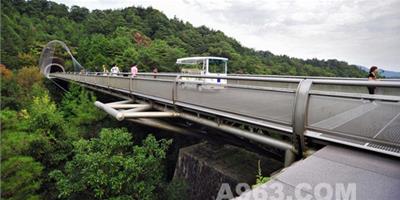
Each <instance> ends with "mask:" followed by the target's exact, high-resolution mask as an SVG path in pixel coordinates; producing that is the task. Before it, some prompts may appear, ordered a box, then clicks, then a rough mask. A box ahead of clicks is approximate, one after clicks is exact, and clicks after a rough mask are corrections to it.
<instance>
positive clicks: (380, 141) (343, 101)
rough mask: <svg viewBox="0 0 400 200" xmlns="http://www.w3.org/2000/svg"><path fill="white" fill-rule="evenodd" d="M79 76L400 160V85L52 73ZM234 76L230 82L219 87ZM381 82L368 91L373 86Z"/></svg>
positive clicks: (303, 139) (296, 138) (301, 142)
mask: <svg viewBox="0 0 400 200" xmlns="http://www.w3.org/2000/svg"><path fill="white" fill-rule="evenodd" d="M49 76H50V77H52V78H58V79H63V80H67V81H76V82H78V83H80V84H83V85H87V86H91V87H96V88H99V89H102V90H103V91H108V92H117V93H123V94H128V95H131V96H136V97H140V98H143V99H148V100H151V101H154V102H156V103H159V104H163V105H168V106H172V108H173V109H175V110H176V111H177V112H180V111H182V110H194V111H198V112H201V113H205V114H210V115H216V116H219V117H221V118H226V119H232V120H235V121H238V122H244V123H246V124H250V126H255V127H266V128H269V129H274V130H278V131H280V132H282V133H284V134H287V135H289V136H290V137H292V139H293V145H294V146H295V147H296V148H298V149H305V147H306V145H307V141H308V140H312V139H316V140H322V141H327V142H334V143H340V144H345V145H349V146H353V147H357V148H362V149H367V150H371V151H375V152H380V153H384V154H389V155H392V156H397V157H400V82H399V81H398V80H397V81H375V82H368V81H364V80H357V79H340V80H339V79H306V78H293V77H292V78H280V77H251V76H228V77H223V78H221V77H215V76H214V77H213V76H195V75H184V74H157V75H155V74H151V73H141V74H138V76H136V77H134V78H132V77H130V76H129V75H128V74H121V75H119V76H109V75H103V74H101V73H86V74H78V73H52V74H50V75H49ZM210 79H226V80H227V84H224V85H221V84H211V83H209V82H210V81H207V80H210ZM372 86H373V87H376V94H375V95H370V94H368V89H367V87H372Z"/></svg>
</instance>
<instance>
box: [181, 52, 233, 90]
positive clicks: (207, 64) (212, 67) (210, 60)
mask: <svg viewBox="0 0 400 200" xmlns="http://www.w3.org/2000/svg"><path fill="white" fill-rule="evenodd" d="M176 64H178V65H182V67H181V73H183V74H190V75H205V76H216V77H217V78H200V77H198V78H197V77H182V80H187V81H193V82H201V83H213V84H218V85H224V84H226V83H227V80H226V79H224V78H219V77H226V76H227V71H228V58H222V57H212V56H205V57H187V58H179V59H177V60H176Z"/></svg>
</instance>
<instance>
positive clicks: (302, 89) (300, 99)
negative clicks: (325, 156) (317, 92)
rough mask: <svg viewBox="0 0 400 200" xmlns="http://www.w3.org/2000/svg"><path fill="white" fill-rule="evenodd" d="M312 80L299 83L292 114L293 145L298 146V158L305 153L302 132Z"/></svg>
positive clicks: (303, 130)
mask: <svg viewBox="0 0 400 200" xmlns="http://www.w3.org/2000/svg"><path fill="white" fill-rule="evenodd" d="M312 82H313V81H312V80H310V79H304V80H302V81H300V83H299V86H298V88H297V91H296V98H295V105H294V112H293V143H294V144H296V143H297V144H298V145H297V150H298V154H299V155H300V156H303V151H305V148H306V146H305V141H304V132H305V126H306V120H307V110H308V97H309V92H310V89H311V85H312Z"/></svg>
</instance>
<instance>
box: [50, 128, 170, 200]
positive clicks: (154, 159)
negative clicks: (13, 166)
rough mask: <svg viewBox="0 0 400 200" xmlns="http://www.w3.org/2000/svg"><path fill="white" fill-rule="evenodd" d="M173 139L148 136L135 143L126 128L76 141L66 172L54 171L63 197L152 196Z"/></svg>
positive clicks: (117, 197) (110, 197)
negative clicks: (139, 142) (140, 142)
mask: <svg viewBox="0 0 400 200" xmlns="http://www.w3.org/2000/svg"><path fill="white" fill-rule="evenodd" d="M170 143H171V142H170V141H167V140H160V141H157V140H156V139H155V138H154V137H153V136H151V135H149V136H148V137H147V138H146V139H145V140H144V141H143V144H142V146H134V145H133V141H132V136H131V135H130V134H129V133H128V132H126V131H125V130H123V129H115V130H110V129H103V130H102V132H101V133H100V137H99V138H93V139H91V140H84V139H81V140H79V141H77V142H75V143H74V157H73V159H72V160H71V161H69V162H67V164H66V166H65V171H64V172H62V171H61V170H55V171H53V172H52V173H51V176H52V177H54V178H55V179H56V181H57V188H58V189H59V191H60V197H65V198H69V199H75V198H76V197H78V196H79V197H85V198H87V199H153V197H154V196H156V193H155V189H156V188H157V187H158V185H159V183H160V182H161V180H162V172H161V170H160V168H161V165H162V159H164V158H165V156H166V150H167V148H168V146H169V144H170Z"/></svg>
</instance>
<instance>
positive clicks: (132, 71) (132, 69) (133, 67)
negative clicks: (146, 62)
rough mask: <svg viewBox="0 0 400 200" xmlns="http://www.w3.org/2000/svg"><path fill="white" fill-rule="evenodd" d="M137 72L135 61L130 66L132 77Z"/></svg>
mask: <svg viewBox="0 0 400 200" xmlns="http://www.w3.org/2000/svg"><path fill="white" fill-rule="evenodd" d="M137 73H138V68H137V65H136V63H135V64H133V65H132V67H131V74H132V77H135V76H136V74H137Z"/></svg>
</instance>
